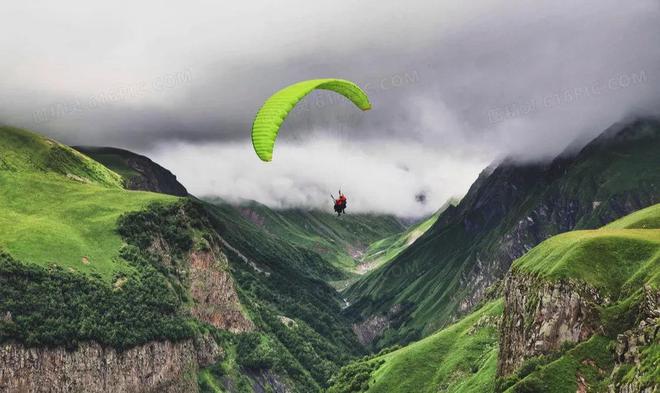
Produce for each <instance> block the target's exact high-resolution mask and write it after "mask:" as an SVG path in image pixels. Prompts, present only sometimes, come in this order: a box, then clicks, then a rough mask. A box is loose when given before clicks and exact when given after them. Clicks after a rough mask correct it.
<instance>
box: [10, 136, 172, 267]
mask: <svg viewBox="0 0 660 393" xmlns="http://www.w3.org/2000/svg"><path fill="white" fill-rule="evenodd" d="M0 160H1V162H2V168H0V206H1V207H2V208H0V249H3V250H5V251H6V252H8V253H9V254H10V255H12V256H13V257H15V258H17V259H19V260H21V261H24V262H32V263H36V264H40V265H48V264H51V263H57V264H58V265H60V266H65V267H68V268H71V269H74V270H77V271H82V272H96V273H99V274H101V275H102V276H104V277H106V278H108V277H110V276H112V274H113V272H115V271H118V270H125V269H129V267H128V265H127V264H125V263H123V262H122V261H121V260H120V258H119V257H118V251H119V249H120V247H121V246H122V244H123V242H122V240H121V239H120V237H119V235H118V234H117V233H116V229H115V228H116V221H117V219H118V217H119V216H120V215H121V214H123V213H126V212H131V211H136V210H140V209H143V208H144V207H145V206H146V205H148V204H150V203H154V202H173V201H174V200H175V198H172V197H168V196H164V195H160V194H153V193H145V192H130V191H126V190H123V189H122V188H120V184H121V177H120V176H119V175H117V174H116V173H114V172H112V171H110V170H108V169H107V168H105V167H103V166H102V165H100V164H99V163H97V162H96V161H93V160H91V159H89V158H88V157H85V156H83V155H82V154H80V153H78V152H76V151H75V150H73V149H70V148H68V147H66V146H63V145H61V144H58V143H57V142H54V141H51V140H49V139H46V138H42V137H40V136H38V135H36V134H32V133H29V132H27V131H23V130H17V129H13V128H2V129H0ZM83 259H84V261H83Z"/></svg>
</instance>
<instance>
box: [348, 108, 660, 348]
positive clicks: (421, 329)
mask: <svg viewBox="0 0 660 393" xmlns="http://www.w3.org/2000/svg"><path fill="white" fill-rule="evenodd" d="M658 152H660V123H659V122H657V121H655V120H638V121H635V122H632V123H629V124H625V125H617V126H614V127H612V128H611V129H610V130H607V131H606V132H604V133H603V135H601V136H600V137H599V138H597V139H595V140H594V141H592V142H591V143H589V144H588V145H587V146H586V147H584V148H583V149H581V150H580V151H579V152H577V153H570V154H569V153H565V154H562V155H561V156H559V157H557V158H556V159H555V160H554V161H552V162H551V163H548V164H519V163H515V162H513V161H505V162H503V163H501V164H499V165H498V166H496V167H493V168H489V169H487V170H485V171H484V172H483V173H482V174H481V175H480V176H479V178H478V179H477V181H476V182H475V183H474V184H473V185H472V187H471V188H470V190H469V191H468V193H467V195H466V196H465V197H464V198H463V199H462V200H461V202H460V203H459V204H458V206H456V207H450V208H449V209H447V210H446V211H445V212H444V213H443V214H442V215H440V217H439V218H438V220H437V222H436V223H435V224H434V225H433V226H432V227H431V228H430V229H429V230H428V231H427V232H426V233H425V234H424V235H423V236H421V237H420V238H419V239H418V240H417V241H416V242H415V243H414V244H413V245H412V246H411V247H408V248H407V249H406V250H404V251H403V252H401V253H400V254H399V255H398V256H397V257H396V258H394V260H392V261H391V262H390V263H388V264H387V265H385V266H382V267H381V268H378V269H376V270H374V271H372V272H371V273H369V274H367V275H365V276H364V277H363V278H361V279H360V280H359V281H357V282H356V283H355V284H353V285H352V286H351V287H350V288H348V289H347V290H346V291H345V292H344V295H345V296H346V297H347V298H348V299H349V301H350V302H351V305H352V306H351V307H350V309H349V310H348V313H349V315H351V317H352V318H354V319H355V320H356V325H355V327H354V329H355V330H356V331H358V332H360V334H361V335H362V336H365V337H372V338H373V340H374V341H373V342H372V344H371V345H373V346H375V347H384V346H388V345H392V344H395V343H402V342H403V343H405V342H409V341H412V340H417V339H419V338H421V337H424V336H426V335H428V334H430V333H432V332H433V331H435V330H437V329H438V328H440V327H442V326H445V325H446V324H448V323H450V322H451V321H452V320H454V319H455V318H456V317H457V316H458V315H462V314H465V313H467V312H469V311H470V310H471V309H472V308H473V307H474V305H475V304H478V303H479V301H480V300H481V299H482V298H483V296H484V295H485V294H486V292H487V288H488V287H489V286H490V285H492V284H493V283H495V282H496V281H497V280H499V279H501V278H502V277H503V276H504V274H505V272H506V271H507V270H508V268H509V266H510V264H511V262H512V261H513V260H515V259H516V258H518V257H520V256H522V255H523V254H524V253H525V252H527V251H528V250H530V249H531V248H533V247H534V246H535V245H537V244H539V243H540V242H541V241H543V240H545V239H547V238H548V237H550V236H552V235H555V234H558V233H562V232H566V231H570V230H574V229H588V228H595V227H599V226H601V225H603V224H606V223H608V222H611V221H613V220H614V219H616V218H619V217H622V216H624V215H626V214H628V213H631V212H633V211H635V210H638V209H641V208H643V207H646V206H649V205H652V204H654V203H658V202H660V190H659V187H660V171H658V170H657V168H659V167H660V154H658Z"/></svg>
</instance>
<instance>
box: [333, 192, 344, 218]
mask: <svg viewBox="0 0 660 393" xmlns="http://www.w3.org/2000/svg"><path fill="white" fill-rule="evenodd" d="M330 196H331V197H332V200H333V201H335V212H337V217H339V216H341V214H342V213H344V214H346V212H345V210H346V202H347V200H348V199H347V198H346V195H344V194H342V192H341V190H339V198H337V199H335V197H334V196H333V195H332V194H330Z"/></svg>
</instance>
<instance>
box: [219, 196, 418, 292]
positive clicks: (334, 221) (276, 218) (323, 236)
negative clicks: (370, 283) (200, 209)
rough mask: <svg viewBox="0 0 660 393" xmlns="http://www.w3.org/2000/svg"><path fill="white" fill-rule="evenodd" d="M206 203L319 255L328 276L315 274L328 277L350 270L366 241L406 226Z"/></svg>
mask: <svg viewBox="0 0 660 393" xmlns="http://www.w3.org/2000/svg"><path fill="white" fill-rule="evenodd" d="M209 202H211V203H213V204H216V205H218V206H220V207H222V206H224V208H225V210H226V211H227V213H228V214H233V213H234V212H235V211H236V209H237V211H238V213H240V216H241V218H243V219H244V220H247V221H249V222H251V223H252V224H254V226H256V227H257V228H258V230H259V231H262V232H265V233H267V234H268V235H271V236H274V237H278V238H283V239H286V240H287V241H288V242H290V243H292V244H295V245H297V246H299V247H301V248H304V249H307V250H310V251H312V252H314V253H316V254H318V255H320V256H321V257H322V258H323V259H324V260H325V261H326V263H327V265H328V267H327V268H326V270H327V273H328V274H329V275H327V276H326V275H321V276H319V277H321V278H326V279H330V280H337V279H341V278H344V277H346V276H347V273H349V274H350V273H351V272H353V271H354V270H355V268H356V264H357V263H358V261H359V260H360V259H361V258H362V257H363V254H364V252H365V250H366V249H367V247H368V246H369V244H371V243H372V242H375V241H377V240H380V239H382V238H384V237H388V236H392V235H394V234H399V233H400V232H402V231H404V230H405V229H406V228H405V226H404V224H403V223H402V222H401V221H400V220H399V219H397V218H396V217H393V216H388V215H375V214H347V215H344V216H342V217H337V216H336V215H334V214H331V212H322V211H317V210H304V209H285V210H273V209H270V208H268V207H267V206H264V205H262V204H259V203H256V202H250V203H244V204H241V205H239V206H233V205H229V204H227V203H224V202H223V201H222V200H219V199H212V200H209ZM230 210H231V212H230ZM233 219H234V220H236V219H238V217H234V218H233Z"/></svg>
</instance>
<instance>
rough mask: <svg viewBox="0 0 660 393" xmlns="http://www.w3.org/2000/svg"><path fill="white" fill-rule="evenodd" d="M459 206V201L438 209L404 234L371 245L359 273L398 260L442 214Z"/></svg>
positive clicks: (365, 253) (364, 256) (363, 257)
mask: <svg viewBox="0 0 660 393" xmlns="http://www.w3.org/2000/svg"><path fill="white" fill-rule="evenodd" d="M457 204H458V201H450V202H448V203H446V204H445V205H444V206H442V207H441V208H440V209H438V211H437V212H435V213H433V214H432V215H431V216H430V217H427V218H425V219H424V220H421V221H420V222H418V223H416V224H414V225H412V226H411V227H410V228H408V229H406V230H405V231H404V232H403V233H397V234H395V235H391V236H388V237H386V238H384V239H380V240H378V241H376V242H373V243H371V244H370V245H369V247H368V248H367V250H366V251H365V252H364V255H362V257H361V258H360V264H359V265H358V267H357V268H358V273H361V274H364V273H366V272H368V271H371V270H373V269H375V268H377V267H380V266H382V265H384V264H386V263H388V262H389V261H391V260H393V259H394V258H396V257H397V256H398V255H399V254H401V253H402V252H403V251H404V250H405V249H406V248H408V247H409V246H410V245H411V244H413V243H414V242H415V241H416V240H417V239H419V238H420V237H421V236H422V235H423V234H424V233H425V232H426V231H428V230H429V228H431V227H432V226H433V224H435V222H436V221H437V220H438V217H440V214H442V213H443V212H444V211H445V210H447V208H449V206H452V205H457Z"/></svg>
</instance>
